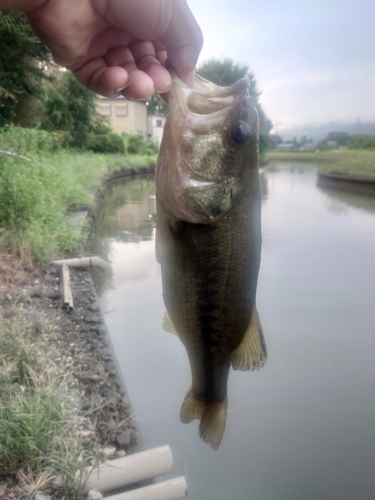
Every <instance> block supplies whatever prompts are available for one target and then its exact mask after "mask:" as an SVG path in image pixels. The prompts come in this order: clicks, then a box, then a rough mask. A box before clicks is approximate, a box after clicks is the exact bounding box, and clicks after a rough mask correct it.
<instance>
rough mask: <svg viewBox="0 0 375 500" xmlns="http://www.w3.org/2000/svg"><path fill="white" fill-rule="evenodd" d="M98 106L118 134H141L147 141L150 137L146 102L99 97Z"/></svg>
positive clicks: (123, 98) (120, 97) (121, 97)
mask: <svg viewBox="0 0 375 500" xmlns="http://www.w3.org/2000/svg"><path fill="white" fill-rule="evenodd" d="M96 106H97V109H98V111H99V113H100V114H101V115H102V116H105V117H106V118H108V121H109V122H110V124H111V126H112V128H113V130H114V131H115V132H117V133H118V134H121V132H127V133H129V134H140V135H142V136H143V137H144V138H145V139H147V138H148V137H149V135H148V134H149V131H148V120H147V106H146V104H145V103H144V102H140V101H128V100H127V99H125V97H123V96H119V97H113V98H108V97H101V96H98V99H97V101H96Z"/></svg>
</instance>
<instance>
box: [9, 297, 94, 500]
mask: <svg viewBox="0 0 375 500" xmlns="http://www.w3.org/2000/svg"><path fill="white" fill-rule="evenodd" d="M53 328H54V320H53V317H52V316H51V317H39V318H38V319H37V320H31V319H29V320H27V321H26V320H25V317H22V316H21V314H20V310H19V308H17V307H15V308H14V310H8V311H7V317H6V318H5V321H4V322H2V323H1V325H0V470H1V473H2V474H9V475H17V476H18V477H19V479H21V481H22V482H23V483H26V484H28V486H29V487H30V490H31V491H30V498H34V496H33V495H34V494H35V492H36V491H37V490H39V489H41V488H42V487H43V486H44V485H47V484H50V483H51V482H52V480H53V479H54V478H55V477H56V476H59V477H60V478H61V479H62V484H63V488H64V490H65V491H64V494H65V495H66V498H71V499H72V500H73V499H78V498H82V495H83V489H84V483H85V474H84V472H83V471H84V468H85V467H87V466H88V465H89V459H91V458H93V457H94V458H95V457H96V458H99V455H98V453H97V452H96V449H97V443H91V444H90V446H89V447H88V446H87V443H86V444H84V443H83V441H82V439H80V438H79V437H78V433H77V430H79V428H80V426H82V416H81V415H79V414H78V411H79V410H78V409H79V407H80V404H79V397H80V393H79V388H78V383H77V382H76V381H75V379H74V378H73V377H72V376H71V375H70V374H69V373H68V374H67V373H66V372H64V373H61V374H60V373H59V371H58V369H57V367H56V365H55V364H54V362H53V359H54V357H55V356H56V353H55V351H54V348H53V347H51V345H50V344H49V342H48V341H47V338H48V336H49V335H51V333H52V332H53ZM61 443H63V445H62V444H61ZM78 449H79V453H80V454H81V457H80V458H79V454H78V453H77V450H78ZM67 462H69V464H70V465H69V468H67V466H66V464H67Z"/></svg>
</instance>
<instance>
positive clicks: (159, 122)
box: [148, 115, 167, 144]
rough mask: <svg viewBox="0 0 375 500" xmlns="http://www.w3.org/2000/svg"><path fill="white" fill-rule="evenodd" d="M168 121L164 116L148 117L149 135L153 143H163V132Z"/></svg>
mask: <svg viewBox="0 0 375 500" xmlns="http://www.w3.org/2000/svg"><path fill="white" fill-rule="evenodd" d="M166 119H167V117H166V116H164V115H148V134H149V138H150V139H151V140H152V141H155V142H157V143H158V144H160V143H161V138H162V137H163V130H164V125H165V120H166Z"/></svg>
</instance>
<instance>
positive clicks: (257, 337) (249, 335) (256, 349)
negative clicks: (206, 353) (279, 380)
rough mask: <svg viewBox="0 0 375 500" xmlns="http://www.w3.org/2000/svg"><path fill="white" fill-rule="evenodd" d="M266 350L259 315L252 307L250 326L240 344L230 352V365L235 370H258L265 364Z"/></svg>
mask: <svg viewBox="0 0 375 500" xmlns="http://www.w3.org/2000/svg"><path fill="white" fill-rule="evenodd" d="M266 361H267V348H266V342H265V339H264V334H263V328H262V325H261V323H260V319H259V314H258V311H257V310H256V307H255V306H254V309H253V312H252V315H251V320H250V324H249V326H248V328H247V330H246V332H245V335H244V338H243V339H242V342H241V344H240V345H239V346H238V347H237V348H236V349H235V350H234V351H233V352H232V357H231V363H232V367H233V368H234V369H235V370H255V369H257V370H259V368H261V367H262V366H264V365H265V364H266Z"/></svg>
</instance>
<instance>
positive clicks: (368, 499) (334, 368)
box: [93, 164, 375, 500]
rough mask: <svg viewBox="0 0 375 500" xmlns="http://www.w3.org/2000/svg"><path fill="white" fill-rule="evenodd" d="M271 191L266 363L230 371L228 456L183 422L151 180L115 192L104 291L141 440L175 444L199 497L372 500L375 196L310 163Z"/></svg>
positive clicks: (181, 353)
mask: <svg viewBox="0 0 375 500" xmlns="http://www.w3.org/2000/svg"><path fill="white" fill-rule="evenodd" d="M261 186H262V231H263V249H262V263H261V270H260V276H259V284H258V296H257V303H258V311H259V314H260V317H261V320H262V324H263V328H264V331H265V336H266V342H267V346H268V362H267V364H266V366H265V367H264V368H262V369H261V370H260V371H259V372H255V373H251V372H234V371H232V372H231V373H230V378H229V411H228V418H227V426H226V431H225V434H224V438H223V441H222V443H221V446H220V448H219V450H218V451H217V452H213V451H212V450H211V448H210V447H209V446H208V445H206V444H205V443H203V442H202V441H201V440H200V439H199V437H198V421H195V422H192V423H190V424H188V425H185V424H183V423H181V422H180V419H179V411H180V407H181V404H182V401H183V399H184V397H185V393H186V391H187V389H188V387H189V385H190V368H189V364H188V359H187V355H186V352H185V349H184V347H183V345H182V344H181V342H180V341H179V339H178V338H177V337H176V336H174V335H172V334H170V333H166V332H165V331H164V330H163V329H162V319H163V315H164V305H163V300H162V290H161V279H160V266H159V264H158V263H157V262H156V260H155V241H154V236H155V216H154V215H153V214H154V198H153V196H154V181H153V178H152V176H149V177H148V178H147V177H137V178H134V177H133V178H128V179H124V180H123V181H121V182H117V183H116V184H113V185H112V186H111V187H110V188H109V189H108V190H107V193H106V196H105V199H104V201H103V204H102V207H101V212H100V215H99V218H98V222H97V225H96V230H95V234H94V235H93V248H94V251H95V252H97V253H98V254H100V256H101V257H103V258H105V259H108V260H109V261H110V262H111V265H112V273H110V274H106V275H104V274H103V275H101V276H97V277H96V287H97V291H98V294H99V296H100V303H101V307H102V310H103V312H104V317H105V320H106V323H107V325H108V328H109V332H110V335H111V339H112V343H113V345H114V348H115V351H116V355H117V358H118V362H119V365H120V367H121V370H122V373H123V377H124V379H125V381H126V385H127V389H128V391H129V396H130V399H131V401H132V404H133V407H134V408H135V412H136V418H137V420H138V425H139V428H140V429H141V433H142V438H143V441H144V443H145V446H146V447H147V448H152V447H155V446H159V445H163V444H169V445H170V446H171V448H172V451H173V455H174V457H175V469H174V473H173V474H172V476H177V475H181V474H182V475H185V477H186V479H187V483H188V491H189V498H190V499H191V500H228V499H230V498H233V499H234V500H248V499H257V500H317V499H319V500H334V499H335V500H336V499H340V500H373V499H374V498H375V474H374V467H375V362H374V357H375V198H374V197H369V196H361V195H358V194H350V193H343V192H339V191H337V192H335V191H333V190H325V189H323V188H321V187H318V185H317V171H316V168H315V167H314V166H313V165H303V164H280V165H275V166H272V167H271V166H268V167H266V168H264V169H263V170H262V172H261Z"/></svg>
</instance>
